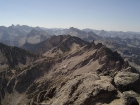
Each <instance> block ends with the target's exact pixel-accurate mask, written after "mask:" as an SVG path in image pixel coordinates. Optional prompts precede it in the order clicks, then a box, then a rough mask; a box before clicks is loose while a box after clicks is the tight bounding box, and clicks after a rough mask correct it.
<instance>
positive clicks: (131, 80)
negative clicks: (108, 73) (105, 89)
mask: <svg viewBox="0 0 140 105" xmlns="http://www.w3.org/2000/svg"><path fill="white" fill-rule="evenodd" d="M138 81H139V74H137V73H132V72H118V74H117V75H116V76H115V78H114V82H115V84H116V85H117V87H118V88H119V89H120V90H122V91H124V90H129V89H135V84H136V83H137V82H138Z"/></svg>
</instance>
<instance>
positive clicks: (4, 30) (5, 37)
mask: <svg viewBox="0 0 140 105" xmlns="http://www.w3.org/2000/svg"><path fill="white" fill-rule="evenodd" d="M68 34H69V35H72V36H77V37H80V38H82V39H84V40H85V41H92V40H98V39H102V38H104V37H119V38H121V39H126V38H130V39H134V38H137V39H140V33H138V32H122V31H104V30H93V29H83V30H80V29H77V28H74V27H70V28H69V29H61V28H50V29H49V28H42V27H30V26H27V25H11V26H9V27H5V26H0V42H3V43H5V44H7V45H12V46H18V47H20V46H22V45H23V44H25V43H30V44H36V43H39V42H42V41H44V40H46V39H47V38H49V37H50V36H52V35H68Z"/></svg>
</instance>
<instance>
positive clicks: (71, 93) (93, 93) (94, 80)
mask: <svg viewBox="0 0 140 105" xmlns="http://www.w3.org/2000/svg"><path fill="white" fill-rule="evenodd" d="M110 81H111V78H109V77H107V76H103V77H100V76H98V75H97V74H96V73H85V74H82V75H77V76H73V77H71V78H70V79H68V80H64V81H63V82H61V84H60V85H59V86H56V87H55V88H52V89H50V90H49V91H47V92H45V91H44V92H45V93H44V92H42V94H39V96H38V99H37V101H38V102H37V103H41V100H42V98H43V100H45V102H46V103H47V104H48V105H58V104H59V105H70V104H71V105H90V104H95V103H96V102H97V101H98V100H99V99H100V100H103V101H105V100H106V99H110V98H112V97H113V96H114V95H115V90H116V88H115V87H114V86H113V85H112V84H111V83H110ZM50 93H51V94H50ZM43 94H44V95H43ZM42 96H44V97H42ZM41 97H42V98H41ZM32 105H33V104H32Z"/></svg>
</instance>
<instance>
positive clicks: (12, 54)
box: [0, 43, 39, 69]
mask: <svg viewBox="0 0 140 105" xmlns="http://www.w3.org/2000/svg"><path fill="white" fill-rule="evenodd" d="M0 57H1V59H0V65H1V68H0V69H7V68H9V69H10V68H20V67H23V66H27V65H29V64H31V62H33V61H35V60H36V59H37V58H38V57H39V55H38V54H34V53H31V52H29V51H26V50H24V49H20V48H18V47H13V46H8V45H5V44H3V43H0Z"/></svg>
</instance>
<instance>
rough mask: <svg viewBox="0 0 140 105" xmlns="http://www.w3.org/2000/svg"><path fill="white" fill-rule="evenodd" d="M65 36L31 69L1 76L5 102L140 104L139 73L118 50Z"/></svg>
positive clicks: (21, 104) (22, 103)
mask: <svg viewBox="0 0 140 105" xmlns="http://www.w3.org/2000/svg"><path fill="white" fill-rule="evenodd" d="M54 37H58V36H54ZM63 37H65V38H63ZM61 38H62V39H63V40H61V42H60V40H57V41H58V42H57V43H56V41H54V42H53V43H56V45H55V46H54V47H51V48H49V49H48V50H47V52H44V53H43V57H42V58H39V59H37V60H35V61H34V63H33V64H32V65H31V66H30V67H29V68H26V69H24V70H23V71H21V72H20V73H17V74H14V75H12V76H11V77H10V76H9V75H8V74H4V75H3V74H2V75H1V77H2V78H1V81H2V83H3V84H1V86H2V87H1V103H2V105H5V104H11V105H19V104H20V105H24V104H25V105H101V104H103V105H107V104H110V105H127V103H128V100H129V99H132V100H131V101H132V103H133V102H135V103H136V105H138V102H137V100H138V101H139V93H140V91H139V88H140V84H139V83H140V78H139V74H138V73H137V72H136V71H135V69H133V68H132V67H131V66H130V65H129V63H128V62H125V61H124V60H123V59H122V57H121V56H120V55H119V54H118V53H117V52H113V51H111V50H110V49H108V48H107V47H105V46H104V45H102V44H101V43H99V44H95V43H94V42H91V43H86V42H84V41H82V40H81V39H79V38H77V37H71V36H59V39H61ZM54 40H56V39H54ZM58 43H59V44H58ZM49 45H50V44H49ZM120 81H121V82H120ZM130 90H131V91H133V92H130ZM132 93H133V95H132ZM130 96H131V97H133V98H131V97H130ZM136 99H137V100H136ZM129 101H130V100H129ZM118 102H119V103H118Z"/></svg>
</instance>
